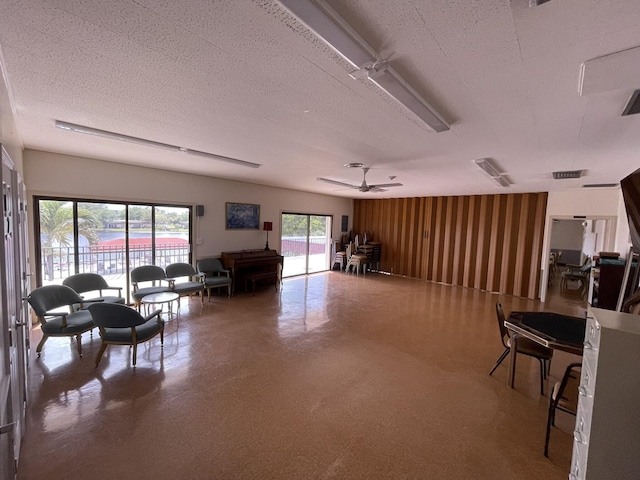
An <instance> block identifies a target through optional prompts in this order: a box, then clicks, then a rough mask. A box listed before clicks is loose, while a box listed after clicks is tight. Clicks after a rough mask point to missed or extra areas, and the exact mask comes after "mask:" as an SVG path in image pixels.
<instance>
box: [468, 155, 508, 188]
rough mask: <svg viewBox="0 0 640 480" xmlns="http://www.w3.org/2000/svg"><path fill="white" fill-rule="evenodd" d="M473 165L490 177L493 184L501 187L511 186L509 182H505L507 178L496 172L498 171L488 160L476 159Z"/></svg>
mask: <svg viewBox="0 0 640 480" xmlns="http://www.w3.org/2000/svg"><path fill="white" fill-rule="evenodd" d="M473 163H475V164H476V165H477V166H478V167H480V168H481V169H482V170H483V171H484V172H485V173H486V174H487V175H489V176H490V177H491V179H492V180H493V181H494V182H496V183H497V184H498V185H500V186H501V187H508V186H510V185H511V182H509V180H507V178H506V177H504V176H503V175H502V174H501V173H500V172H499V171H498V169H497V168H496V166H495V165H494V164H493V162H492V161H491V160H490V159H488V158H478V159H477V160H474V161H473Z"/></svg>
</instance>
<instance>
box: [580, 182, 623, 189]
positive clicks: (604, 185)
mask: <svg viewBox="0 0 640 480" xmlns="http://www.w3.org/2000/svg"><path fill="white" fill-rule="evenodd" d="M617 186H618V184H617V183H585V184H584V185H582V188H611V187H617Z"/></svg>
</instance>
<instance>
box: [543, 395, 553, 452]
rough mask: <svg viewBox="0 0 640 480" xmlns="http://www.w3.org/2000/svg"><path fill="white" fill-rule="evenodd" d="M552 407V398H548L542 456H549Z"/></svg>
mask: <svg viewBox="0 0 640 480" xmlns="http://www.w3.org/2000/svg"><path fill="white" fill-rule="evenodd" d="M553 413H554V408H553V400H552V399H551V398H550V399H549V413H548V414H547V433H546V434H545V437H544V456H545V457H549V437H550V436H551V424H552V418H553Z"/></svg>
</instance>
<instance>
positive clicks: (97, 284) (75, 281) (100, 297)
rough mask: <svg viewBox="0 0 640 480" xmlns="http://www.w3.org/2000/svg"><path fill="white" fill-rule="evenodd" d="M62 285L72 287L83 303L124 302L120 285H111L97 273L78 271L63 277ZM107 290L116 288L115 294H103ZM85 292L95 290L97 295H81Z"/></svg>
mask: <svg viewBox="0 0 640 480" xmlns="http://www.w3.org/2000/svg"><path fill="white" fill-rule="evenodd" d="M62 284H63V285H66V286H67V287H71V288H73V289H74V290H75V291H76V292H77V293H78V294H80V296H81V297H82V299H83V303H84V305H86V306H88V305H89V304H91V303H95V302H106V303H121V304H124V303H125V299H124V297H123V296H122V287H111V286H109V284H108V283H107V281H106V280H105V279H104V277H102V276H101V275H98V274H97V273H78V274H75V275H71V276H69V277H67V278H65V279H64V280H63V281H62ZM108 290H117V292H118V293H117V295H105V292H106V291H108ZM87 292H95V293H97V296H87V295H82V294H83V293H87Z"/></svg>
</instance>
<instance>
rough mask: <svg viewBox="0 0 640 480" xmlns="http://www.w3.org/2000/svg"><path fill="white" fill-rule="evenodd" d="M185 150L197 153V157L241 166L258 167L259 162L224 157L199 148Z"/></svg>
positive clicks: (189, 152)
mask: <svg viewBox="0 0 640 480" xmlns="http://www.w3.org/2000/svg"><path fill="white" fill-rule="evenodd" d="M186 152H187V153H188V154H189V155H197V156H199V157H205V158H211V159H213V160H218V161H219V162H227V163H232V164H234V165H240V166H242V167H249V168H260V164H259V163H253V162H247V161H245V160H238V159H237V158H231V157H224V156H222V155H216V154H214V153H207V152H201V151H200V150H192V149H190V148H188V149H186Z"/></svg>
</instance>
